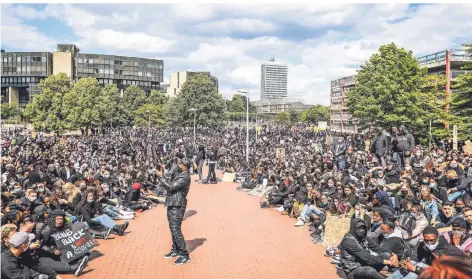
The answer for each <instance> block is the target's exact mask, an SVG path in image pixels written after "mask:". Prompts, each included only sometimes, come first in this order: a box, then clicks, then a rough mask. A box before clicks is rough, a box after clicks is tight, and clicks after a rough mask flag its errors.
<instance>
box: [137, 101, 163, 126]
mask: <svg viewBox="0 0 472 279" xmlns="http://www.w3.org/2000/svg"><path fill="white" fill-rule="evenodd" d="M164 123H165V120H164V106H163V105H156V104H145V105H143V106H141V107H140V108H138V109H137V110H136V113H135V115H134V125H136V126H139V127H147V126H149V124H151V127H162V126H163V125H164Z"/></svg>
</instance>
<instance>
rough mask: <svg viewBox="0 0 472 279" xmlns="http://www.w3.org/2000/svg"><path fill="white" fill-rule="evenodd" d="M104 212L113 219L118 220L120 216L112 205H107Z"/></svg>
mask: <svg viewBox="0 0 472 279" xmlns="http://www.w3.org/2000/svg"><path fill="white" fill-rule="evenodd" d="M103 211H104V212H105V213H106V214H107V215H108V216H110V217H111V218H118V216H119V214H118V212H117V210H116V208H114V207H113V206H111V205H107V206H105V207H104V208H103Z"/></svg>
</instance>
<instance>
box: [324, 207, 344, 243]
mask: <svg viewBox="0 0 472 279" xmlns="http://www.w3.org/2000/svg"><path fill="white" fill-rule="evenodd" d="M350 225H351V218H349V217H344V218H339V216H336V215H331V214H327V216H326V221H325V233H324V238H323V246H324V247H336V246H338V245H339V243H341V240H342V239H343V237H344V235H345V234H346V233H347V232H349V227H350Z"/></svg>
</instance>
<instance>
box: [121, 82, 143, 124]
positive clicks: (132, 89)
mask: <svg viewBox="0 0 472 279" xmlns="http://www.w3.org/2000/svg"><path fill="white" fill-rule="evenodd" d="M146 101H147V99H146V92H144V91H143V90H142V89H141V88H139V87H136V86H134V85H131V86H129V87H127V88H126V90H125V92H124V94H123V98H121V99H120V103H119V106H120V111H121V112H122V113H123V118H124V121H125V125H132V123H133V122H134V116H135V113H136V111H137V110H138V108H140V107H141V106H143V105H144V104H146Z"/></svg>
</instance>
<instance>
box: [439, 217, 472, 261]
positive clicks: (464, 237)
mask: <svg viewBox="0 0 472 279" xmlns="http://www.w3.org/2000/svg"><path fill="white" fill-rule="evenodd" d="M466 225H467V224H466V220H465V219H463V218H457V219H455V220H454V221H453V222H452V223H451V227H452V231H449V232H443V233H442V234H441V236H443V237H444V239H445V240H446V241H447V242H448V243H449V244H450V245H452V246H455V247H457V248H459V249H461V251H463V252H464V253H466V255H467V256H468V257H469V258H470V255H471V252H472V236H471V235H470V234H469V232H468V231H467V230H466Z"/></svg>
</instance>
